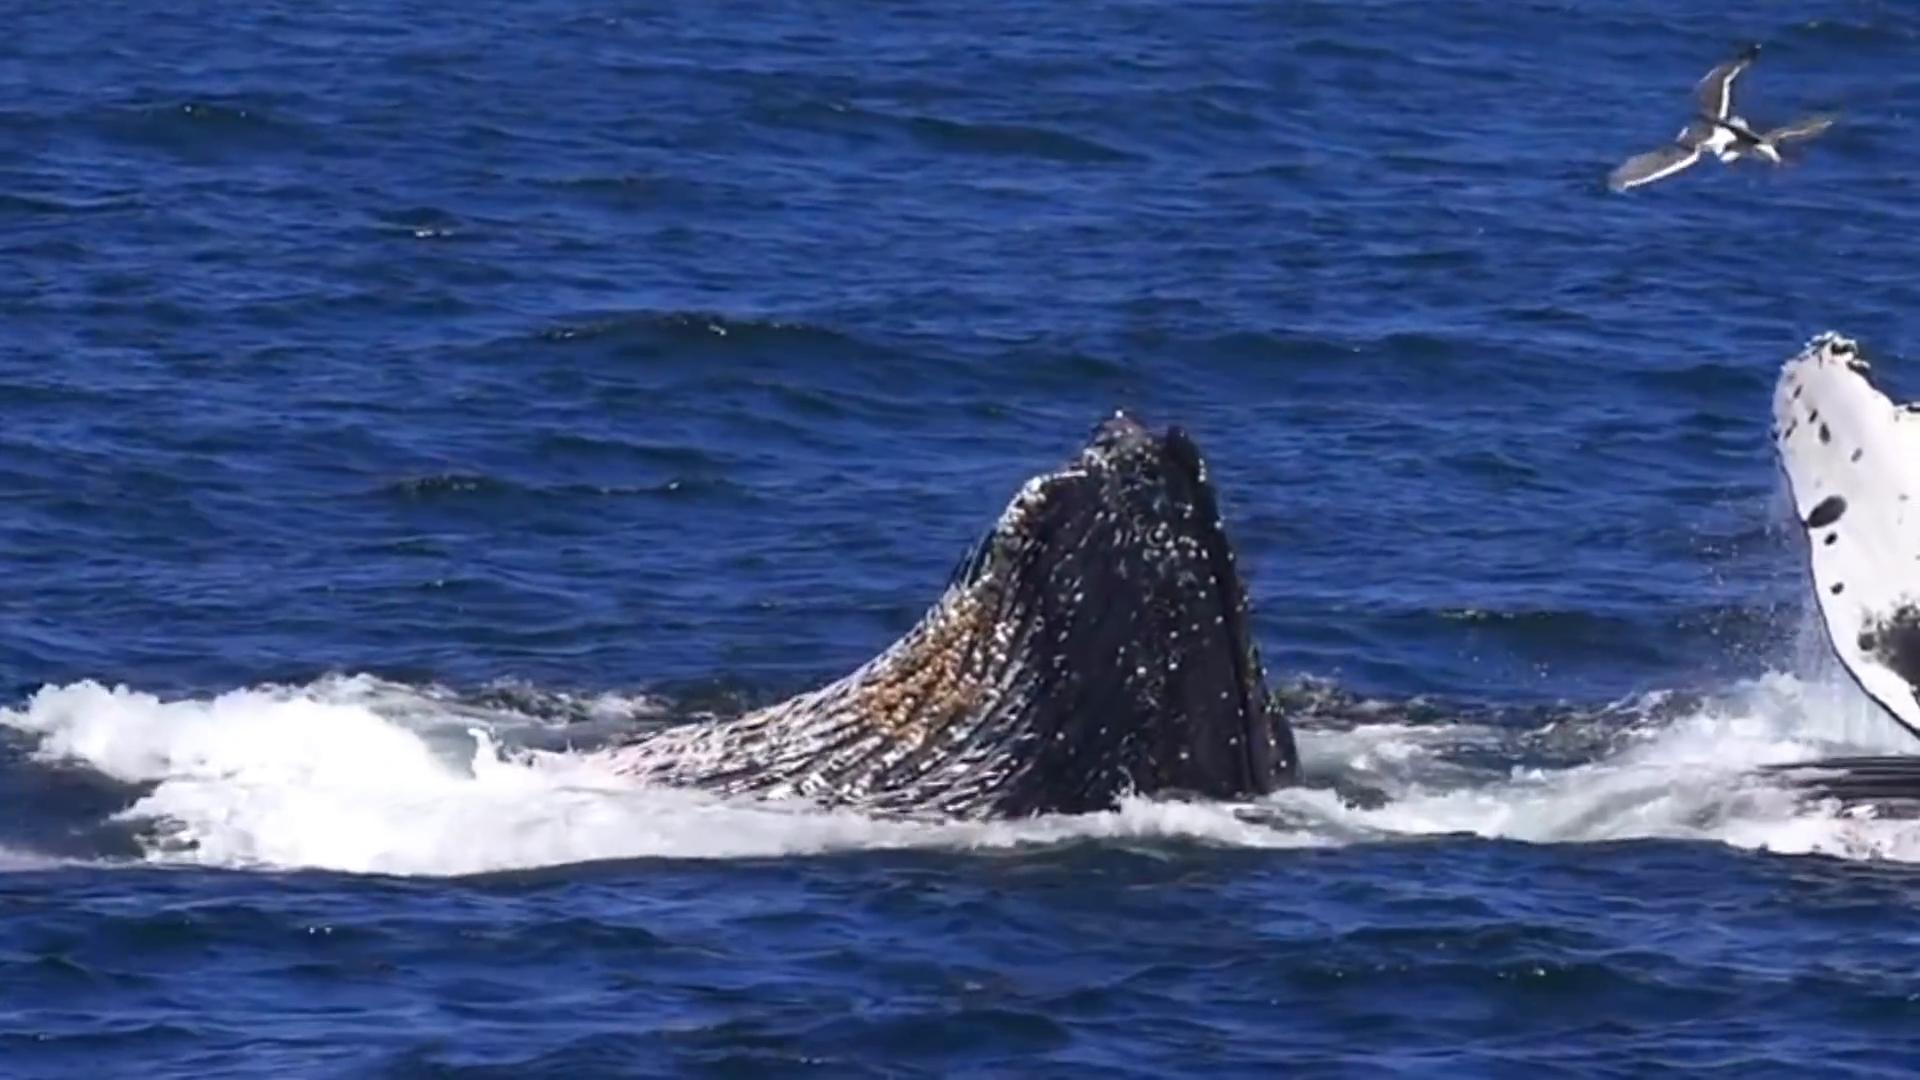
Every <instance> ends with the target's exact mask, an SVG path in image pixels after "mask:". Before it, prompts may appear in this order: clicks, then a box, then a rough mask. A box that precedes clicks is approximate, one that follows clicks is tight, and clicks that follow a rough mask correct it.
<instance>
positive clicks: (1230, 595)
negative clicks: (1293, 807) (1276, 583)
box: [1162, 427, 1278, 791]
mask: <svg viewBox="0 0 1920 1080" xmlns="http://www.w3.org/2000/svg"><path fill="white" fill-rule="evenodd" d="M1162 443H1163V445H1164V446H1165V448H1166V455H1167V463H1168V465H1169V466H1170V467H1171V468H1172V469H1175V470H1178V471H1179V473H1180V474H1181V476H1182V478H1183V479H1184V480H1185V481H1186V486H1187V491H1186V492H1185V495H1186V498H1187V499H1188V500H1189V501H1190V502H1191V504H1192V506H1193V512H1194V520H1195V524H1196V526H1197V528H1196V530H1195V534H1194V535H1195V537H1196V539H1198V540H1199V542H1200V544H1201V547H1202V550H1203V551H1204V553H1205V557H1206V563H1207V566H1208V567H1209V568H1210V569H1211V570H1212V574H1211V578H1212V585H1213V605H1214V606H1215V607H1216V608H1218V610H1219V611H1220V612H1221V613H1222V617H1223V618H1224V619H1225V623H1224V625H1223V627H1222V630H1223V632H1224V634H1225V637H1226V645H1227V655H1229V656H1231V657H1232V660H1233V676H1234V677H1233V685H1234V691H1235V693H1236V695H1237V698H1238V700H1237V705H1238V711H1239V713H1240V717H1241V724H1240V730H1241V736H1242V738H1243V740H1244V742H1243V744H1242V745H1244V746H1245V747H1246V755H1245V756H1244V757H1243V759H1242V760H1241V763H1240V764H1241V777H1240V786H1241V787H1242V788H1243V789H1245V790H1247V791H1262V790H1267V789H1268V788H1269V787H1270V786H1271V781H1270V780H1269V779H1268V777H1270V776H1271V775H1272V774H1273V771H1274V766H1275V762H1274V760H1273V759H1274V757H1275V753H1276V750H1277V749H1278V748H1277V747H1276V746H1275V745H1274V743H1273V741H1272V740H1270V739H1268V738H1265V737H1263V736H1264V733H1263V731H1262V730H1261V727H1262V724H1263V723H1264V722H1265V721H1266V719H1267V713H1266V710H1267V699H1266V695H1265V689H1264V687H1263V686H1262V682H1263V675H1262V672H1261V671H1260V661H1259V654H1258V652H1257V651H1256V649H1255V647H1254V644H1253V635H1252V633H1251V632H1250V631H1249V628H1248V625H1247V622H1248V620H1247V601H1246V596H1245V594H1244V592H1243V588H1242V585H1241V583H1240V575H1239V571H1238V569H1237V568H1236V566H1235V560H1234V557H1233V548H1232V545H1230V544H1229V543H1228V542H1227V535H1226V527H1225V525H1224V524H1223V523H1222V521H1221V517H1220V507H1219V504H1218V502H1217V500H1216V499H1215V498H1214V493H1213V486H1212V485H1211V484H1209V483H1208V482H1207V470H1206V463H1205V462H1204V461H1203V460H1202V459H1201V457H1200V448H1199V447H1198V446H1196V445H1194V442H1193V440H1192V438H1190V437H1189V436H1188V435H1187V433H1186V431H1184V430H1183V429H1181V428H1179V427H1170V428H1168V429H1167V432H1166V434H1165V436H1163V438H1162Z"/></svg>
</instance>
